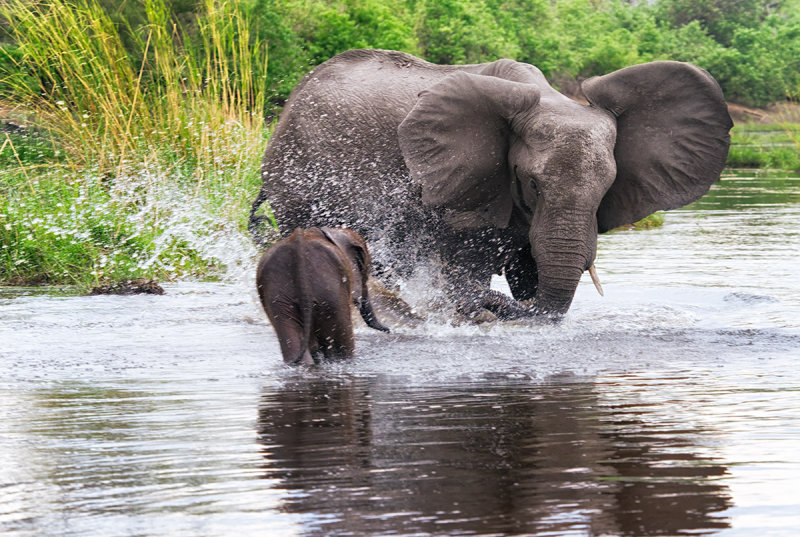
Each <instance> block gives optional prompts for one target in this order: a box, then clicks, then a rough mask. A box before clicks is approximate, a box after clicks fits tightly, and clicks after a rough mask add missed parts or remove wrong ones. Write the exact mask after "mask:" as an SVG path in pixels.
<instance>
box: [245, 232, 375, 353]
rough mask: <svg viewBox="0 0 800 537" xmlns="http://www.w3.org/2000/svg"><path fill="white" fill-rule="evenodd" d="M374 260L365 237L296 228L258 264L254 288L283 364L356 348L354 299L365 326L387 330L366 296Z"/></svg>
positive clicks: (351, 350) (268, 251)
mask: <svg viewBox="0 0 800 537" xmlns="http://www.w3.org/2000/svg"><path fill="white" fill-rule="evenodd" d="M371 264H372V261H371V259H370V255H369V250H367V244H366V242H365V241H364V238H363V237H362V236H361V235H359V234H358V233H356V232H355V231H353V230H350V229H344V228H329V227H323V228H317V227H312V228H308V229H302V228H297V229H295V230H294V232H293V233H292V234H291V235H290V236H289V237H287V238H286V239H283V240H281V241H280V242H278V243H276V244H275V245H273V246H272V247H271V248H270V249H269V250H267V252H266V253H265V254H264V256H263V257H262V258H261V261H260V262H259V263H258V272H257V275H256V285H257V286H258V296H259V297H260V298H261V304H262V305H263V306H264V311H266V312H267V317H269V320H270V322H271V323H272V326H273V327H274V328H275V332H276V333H277V335H278V340H279V341H280V345H281V353H282V354H283V361H284V362H286V363H287V364H291V365H296V364H312V363H314V362H315V361H317V360H318V359H319V358H320V357H321V356H322V357H325V358H350V357H351V356H352V355H353V351H354V350H355V338H354V336H353V320H352V318H351V317H350V303H351V301H352V302H353V303H354V304H355V305H356V306H357V307H358V311H359V312H360V313H361V317H362V318H363V319H364V321H366V323H367V325H368V326H370V327H371V328H374V329H376V330H381V331H383V332H388V331H389V329H388V328H386V327H385V326H384V325H383V324H381V322H380V321H379V320H378V319H377V317H375V312H374V311H373V310H372V304H371V303H370V301H369V296H368V294H367V278H368V277H369V271H370V266H371Z"/></svg>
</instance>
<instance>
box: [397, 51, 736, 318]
mask: <svg viewBox="0 0 800 537" xmlns="http://www.w3.org/2000/svg"><path fill="white" fill-rule="evenodd" d="M582 89H583V92H584V94H585V96H586V98H587V99H588V100H589V102H590V103H591V104H590V105H583V104H580V103H578V102H575V101H573V100H571V99H568V98H567V97H565V96H564V95H562V94H561V93H559V92H557V91H555V90H554V89H553V88H551V87H550V85H549V84H548V83H547V81H546V79H545V78H544V76H543V75H542V73H541V72H540V71H539V70H538V69H536V68H535V67H533V66H530V65H527V64H522V63H517V62H514V61H511V60H500V61H498V62H494V63H492V64H488V65H486V66H483V67H482V70H480V71H478V70H475V72H466V71H458V72H455V73H453V74H451V75H449V76H448V77H447V78H446V79H444V80H442V81H441V82H439V83H438V84H436V85H434V86H432V87H431V88H429V89H427V90H425V91H423V92H422V93H420V96H419V99H418V101H417V103H416V104H415V106H414V108H413V109H412V111H411V112H410V113H409V114H408V116H407V117H406V118H405V120H404V121H403V123H402V124H401V125H400V127H399V130H398V134H399V141H400V147H401V149H402V151H403V155H404V158H405V161H406V164H407V165H408V167H409V170H410V171H411V174H412V177H413V178H414V179H415V180H416V181H418V182H419V184H420V185H421V188H422V197H423V202H424V203H425V204H426V205H428V206H430V207H437V208H440V209H443V210H444V211H445V213H446V214H447V215H448V218H449V220H450V222H451V224H452V225H454V226H456V227H474V228H480V227H485V226H494V227H498V228H505V227H508V226H509V225H510V223H511V222H512V221H513V222H519V221H524V222H525V223H526V225H527V226H528V238H529V240H530V254H528V253H527V252H524V255H522V256H519V257H520V258H518V259H513V258H512V259H509V260H507V261H506V266H505V270H506V275H507V277H508V279H509V283H511V287H512V291H513V292H514V296H515V298H517V299H527V298H532V297H534V296H535V298H536V304H537V308H538V310H539V311H540V312H543V313H555V314H561V313H565V312H566V311H567V309H569V306H570V303H571V302H572V297H573V295H574V294H575V289H576V287H577V285H578V281H579V280H580V278H581V275H582V273H583V272H584V271H585V270H587V269H589V268H590V267H591V266H592V264H593V262H594V258H595V253H596V248H597V234H598V232H599V233H602V232H605V231H608V230H610V229H613V228H615V227H618V226H621V225H624V224H629V223H633V222H635V221H637V220H639V219H641V218H644V217H645V216H647V215H648V214H650V213H652V212H654V211H657V210H664V209H672V208H676V207H680V206H682V205H685V204H687V203H689V202H691V201H694V200H695V199H697V198H699V197H700V196H702V195H703V194H705V193H706V192H707V191H708V189H709V187H710V185H711V184H712V183H713V182H714V181H716V180H717V179H718V178H719V175H720V173H721V171H722V168H723V166H724V164H725V158H726V156H727V152H728V146H729V144H730V137H729V134H728V131H729V130H730V128H731V126H732V123H731V120H730V117H729V115H728V112H727V107H726V105H725V101H724V99H723V96H722V92H721V90H720V88H719V86H718V84H717V83H716V81H715V80H714V79H713V78H712V77H711V76H710V75H709V74H708V73H706V72H705V71H703V70H702V69H699V68H697V67H695V66H693V65H691V64H687V63H679V62H654V63H649V64H644V65H637V66H634V67H628V68H625V69H621V70H619V71H616V72H614V73H611V74H608V75H605V76H601V77H595V78H592V79H589V80H587V81H586V82H584V84H583V86H582Z"/></svg>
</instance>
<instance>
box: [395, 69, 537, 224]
mask: <svg viewBox="0 0 800 537" xmlns="http://www.w3.org/2000/svg"><path fill="white" fill-rule="evenodd" d="M538 102H539V90H538V88H537V87H536V86H534V85H532V84H525V83H520V82H514V81H510V80H504V79H501V78H498V77H495V76H485V75H476V74H469V73H465V72H455V73H453V74H451V75H449V76H448V77H446V78H445V79H444V80H442V81H441V82H439V83H438V84H435V85H434V86H432V87H431V88H428V89H426V90H424V91H422V92H421V93H420V95H419V100H418V101H417V103H416V104H415V105H414V108H413V109H412V110H411V112H409V114H408V115H407V116H406V118H405V119H404V120H403V122H402V123H401V124H400V126H399V127H398V130H397V133H398V140H399V142H400V149H401V150H402V152H403V157H404V159H405V162H406V165H407V166H408V168H409V170H410V171H411V176H412V177H413V179H414V180H415V181H416V182H417V183H418V184H419V185H420V186H421V187H422V201H423V203H424V204H425V205H427V206H430V207H440V208H445V209H450V210H451V211H453V213H454V216H455V219H456V220H458V221H460V222H461V225H464V226H467V227H480V226H486V225H493V226H496V227H501V228H502V227H506V226H507V225H508V221H509V219H510V218H511V208H512V203H513V202H512V198H511V190H510V187H509V171H508V148H509V134H510V132H511V127H512V125H511V124H512V120H513V118H514V117H515V116H516V115H517V114H518V113H519V112H523V111H528V110H529V109H530V108H532V107H534V106H535V105H536V104H537V103H538Z"/></svg>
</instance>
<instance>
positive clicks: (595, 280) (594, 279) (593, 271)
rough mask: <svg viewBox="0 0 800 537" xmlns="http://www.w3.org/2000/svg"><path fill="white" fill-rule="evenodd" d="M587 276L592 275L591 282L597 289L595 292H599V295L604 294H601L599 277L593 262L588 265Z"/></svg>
mask: <svg viewBox="0 0 800 537" xmlns="http://www.w3.org/2000/svg"><path fill="white" fill-rule="evenodd" d="M589 276H591V277H592V283H593V284H594V287H595V289H597V292H598V293H600V296H605V295H604V294H603V286H602V285H600V278H598V277H597V270H596V269H595V268H594V263H592V266H591V267H589Z"/></svg>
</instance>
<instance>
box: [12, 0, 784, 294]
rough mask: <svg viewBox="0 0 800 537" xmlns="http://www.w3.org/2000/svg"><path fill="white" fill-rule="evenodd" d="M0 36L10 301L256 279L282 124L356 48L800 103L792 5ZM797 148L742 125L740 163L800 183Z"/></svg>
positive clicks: (155, 25)
mask: <svg viewBox="0 0 800 537" xmlns="http://www.w3.org/2000/svg"><path fill="white" fill-rule="evenodd" d="M0 26H2V28H3V29H4V30H5V33H6V36H5V38H4V39H3V41H2V42H0V127H2V130H0V284H22V283H51V284H72V285H77V286H79V287H81V288H83V289H89V288H91V287H96V286H98V285H103V284H110V283H113V282H116V281H121V280H127V279H133V278H156V279H159V280H168V279H174V278H182V277H193V278H208V277H219V276H220V275H222V274H224V271H228V272H230V271H232V270H233V271H235V270H237V267H240V266H241V267H242V268H243V269H246V270H249V269H250V263H249V260H250V259H252V258H253V256H255V255H256V252H255V250H254V247H253V246H252V245H251V244H250V242H249V240H247V238H246V235H245V234H244V233H243V230H244V228H245V224H246V222H245V221H246V215H247V212H248V208H249V204H250V202H251V200H252V198H253V197H254V195H255V193H256V192H257V190H258V187H259V184H260V179H259V164H260V160H261V155H262V154H263V149H264V145H265V143H266V140H267V138H268V135H269V130H268V128H269V124H270V118H271V117H273V116H274V115H275V114H276V113H277V112H278V111H279V109H280V106H281V105H282V103H283V101H284V100H285V98H286V97H287V96H288V94H289V91H290V90H291V89H292V87H294V85H295V84H296V83H297V82H298V81H299V79H300V77H301V76H302V75H303V74H304V73H306V72H307V71H308V70H309V69H310V68H311V67H312V66H313V65H315V64H317V63H320V62H322V61H324V60H325V59H327V58H329V57H330V56H332V55H334V54H336V53H338V52H341V51H344V50H347V49H350V48H359V47H375V48H389V49H397V50H404V51H407V52H411V53H413V54H417V55H419V56H422V57H424V58H426V59H428V60H430V61H433V62H439V63H466V62H481V61H491V60H494V59H497V58H498V57H503V56H505V57H514V58H516V59H519V60H521V61H526V62H529V63H533V64H536V65H538V66H539V67H540V68H541V69H542V70H543V72H544V73H545V75H546V76H547V77H548V78H549V79H550V80H551V81H552V82H553V83H554V84H555V85H556V86H557V87H559V88H560V89H561V90H562V91H564V92H566V93H569V94H573V95H577V94H578V92H579V89H578V88H579V81H580V80H582V79H584V78H586V77H589V76H593V75H597V74H604V73H606V72H609V71H613V70H615V69H619V68H621V67H625V66H627V65H631V64H636V63H641V62H645V61H651V60H659V59H673V60H683V61H692V62H694V63H696V64H698V65H700V66H702V67H704V68H706V69H708V70H709V71H710V72H711V73H712V74H713V75H714V76H715V77H716V78H717V79H718V80H719V81H720V83H721V84H722V86H723V89H724V91H725V93H726V95H727V97H728V99H729V100H732V101H735V102H740V103H743V104H746V105H749V106H762V105H765V104H767V103H770V102H773V101H778V100H784V99H786V98H792V99H795V98H797V97H798V95H799V94H800V69H798V67H797V63H796V62H797V60H796V58H797V57H800V0H784V1H782V2H778V3H777V4H776V3H774V2H772V1H771V0H770V1H767V0H744V1H742V2H729V1H727V0H704V1H703V2H696V1H694V0H692V1H690V0H658V1H656V2H638V3H628V2H625V1H623V0H599V1H597V0H517V1H514V2H507V1H500V0H334V1H330V0H302V1H301V0H282V1H280V2H276V1H274V0H228V1H223V0H131V1H129V2H122V3H120V2H113V1H111V0H46V1H42V2H30V1H28V0H6V1H5V2H2V3H0ZM268 60H269V61H268ZM792 120H793V121H796V119H792ZM798 147H800V129H799V128H798V127H797V125H796V124H794V123H779V124H773V125H765V126H761V125H745V124H737V126H736V127H735V128H734V131H733V145H732V149H731V153H730V158H729V165H731V166H733V167H750V166H757V167H766V168H783V169H800V157H798ZM659 218H660V220H659ZM648 222H649V223H648V224H641V225H640V227H642V226H646V225H660V222H663V216H660V215H656V216H654V217H651V218H650V219H649V220H648Z"/></svg>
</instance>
